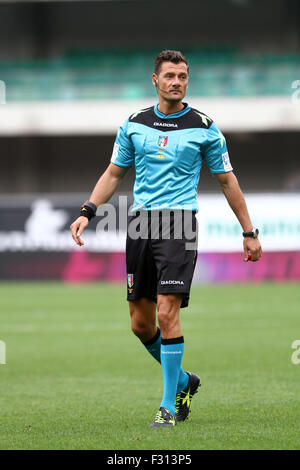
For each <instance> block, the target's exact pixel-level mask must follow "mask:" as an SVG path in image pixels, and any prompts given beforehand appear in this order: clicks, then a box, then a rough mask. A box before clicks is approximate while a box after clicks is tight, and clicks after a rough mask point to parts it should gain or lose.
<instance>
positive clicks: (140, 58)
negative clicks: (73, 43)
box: [0, 48, 300, 102]
mask: <svg viewBox="0 0 300 470" xmlns="http://www.w3.org/2000/svg"><path fill="white" fill-rule="evenodd" d="M157 52H158V51H157V50H146V51H145V50H95V49H86V50H69V51H67V52H66V53H65V54H64V55H62V56H59V57H54V58H50V59H39V60H27V61H16V60H11V61H0V80H3V81H4V82H5V83H6V90H7V102H15V101H40V100H65V101H72V100H83V99H84V100H90V99H92V100H94V99H98V100H103V99H127V100H129V99H138V98H145V97H152V96H153V94H154V90H153V87H152V86H151V81H150V77H151V73H152V71H153V69H152V67H153V65H152V64H153V57H155V55H156V54H157ZM184 53H185V55H186V56H187V57H188V59H189V62H190V65H191V75H190V84H189V94H190V95H192V96H208V97H214V96H216V97H217V96H259V95H290V94H291V84H292V82H293V81H294V80H296V79H297V78H299V77H300V55H299V54H273V55H271V54H264V55H262V54H260V55H258V54H256V55H245V54H242V53H241V52H239V51H238V50H236V49H235V48H226V49H220V48H219V49H218V48H216V49H207V50H203V49H201V50H200V49H199V50H197V49H194V50H191V51H188V50H187V51H184Z"/></svg>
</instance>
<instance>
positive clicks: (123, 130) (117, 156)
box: [110, 119, 134, 167]
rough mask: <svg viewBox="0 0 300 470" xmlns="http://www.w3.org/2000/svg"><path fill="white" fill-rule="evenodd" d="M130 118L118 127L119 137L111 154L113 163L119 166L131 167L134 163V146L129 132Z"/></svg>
mask: <svg viewBox="0 0 300 470" xmlns="http://www.w3.org/2000/svg"><path fill="white" fill-rule="evenodd" d="M127 128H128V119H126V121H125V122H124V124H122V126H121V127H120V128H119V129H118V133H117V137H116V140H115V143H114V148H113V152H112V156H111V160H110V161H111V163H114V164H115V165H118V166H123V167H130V166H133V165H134V147H133V144H132V142H131V139H130V137H129V136H128V134H127Z"/></svg>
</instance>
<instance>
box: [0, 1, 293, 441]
mask: <svg viewBox="0 0 300 470" xmlns="http://www.w3.org/2000/svg"><path fill="white" fill-rule="evenodd" d="M166 48H168V49H169V48H170V49H179V50H181V51H182V52H183V53H184V54H185V55H186V57H187V58H188V60H189V62H190V68H191V73H190V83H189V88H188V95H187V97H186V101H187V102H188V103H189V104H190V105H192V106H193V107H195V108H197V109H199V110H200V111H203V112H204V113H206V114H208V115H209V116H211V117H212V118H213V119H214V121H215V122H216V123H217V125H218V126H219V127H220V128H221V129H222V131H223V132H224V134H225V137H226V140H227V146H228V149H229V153H230V157H231V162H232V165H233V167H234V170H235V173H236V175H237V177H238V179H239V182H240V185H241V188H242V190H243V192H244V194H245V196H246V200H247V203H248V207H249V210H250V214H251V217H252V219H253V223H254V225H255V226H257V227H259V229H260V234H261V235H260V239H261V242H262V246H263V250H264V253H263V257H262V259H261V260H260V261H259V263H243V253H242V239H241V229H240V227H239V225H238V223H237V222H236V220H235V217H234V215H233V214H232V212H231V210H230V209H229V207H228V205H227V202H226V200H225V199H224V196H223V195H222V194H221V192H220V189H219V186H218V183H217V181H216V179H214V178H213V177H212V176H211V175H210V173H209V171H208V170H207V168H205V167H204V168H203V170H202V172H201V178H200V184H199V214H198V217H199V223H200V237H199V254H198V262H197V267H196V271H195V277H194V281H193V290H192V296H191V306H190V308H189V309H186V310H187V311H186V312H185V314H184V315H183V317H182V318H183V323H184V325H183V326H184V331H185V337H186V338H187V341H186V354H185V358H186V361H188V364H189V367H191V368H194V369H192V370H195V371H198V370H199V369H200V373H201V374H204V387H202V389H203V391H201V394H202V399H200V400H199V401H198V402H197V403H196V401H195V406H194V410H193V417H192V418H193V419H191V420H190V421H191V423H190V424H189V426H192V427H190V430H191V431H187V428H181V429H179V430H178V432H177V429H176V430H175V431H174V433H175V434H174V437H173V438H171V437H170V436H169V438H168V439H169V440H168V439H167V438H166V440H165V441H164V442H162V441H161V440H160V439H159V437H158V438H157V437H156V438H155V439H156V440H154V438H150V437H149V435H148V434H147V431H146V430H147V426H148V424H149V423H148V421H149V422H150V421H151V420H152V418H153V416H152V414H153V413H154V412H155V411H156V410H155V403H156V401H157V400H159V397H160V394H161V389H160V388H161V378H160V376H159V370H158V368H157V366H156V365H155V364H152V363H150V362H151V361H149V365H148V362H146V361H147V360H148V358H146V357H145V356H144V355H142V354H139V352H140V351H141V349H140V348H141V346H140V345H139V344H138V343H137V341H136V339H135V338H133V335H130V325H129V321H128V318H127V312H126V310H127V305H126V304H125V303H124V302H125V301H124V296H125V282H126V273H125V255H124V248H125V239H124V232H123V231H122V230H120V232H119V236H113V235H112V234H107V236H104V235H102V236H101V237H99V236H97V234H96V226H97V223H98V221H99V219H97V218H96V219H97V220H95V219H94V220H93V221H92V222H91V223H90V225H89V227H88V229H87V230H86V231H85V233H84V235H83V239H84V241H85V246H84V247H82V248H80V249H78V248H77V247H76V246H75V244H74V243H73V240H72V238H71V235H70V232H69V225H70V223H71V222H72V221H73V220H74V219H75V218H76V217H77V216H78V212H79V207H80V206H81V204H82V203H83V201H85V200H86V199H88V197H89V195H90V192H91V190H92V188H93V186H94V184H95V183H96V181H97V179H98V178H99V176H100V175H101V173H102V172H103V171H104V169H105V168H106V166H107V165H108V163H109V161H110V157H111V152H112V147H113V142H114V138H115V135H116V132H117V129H118V127H119V125H120V124H121V123H122V122H123V121H124V120H125V119H126V117H128V116H129V115H130V114H132V113H133V112H135V111H136V110H138V109H141V108H143V107H146V106H150V105H152V104H154V103H155V102H156V99H157V97H156V93H155V89H154V88H153V86H152V83H151V73H152V67H153V59H154V57H155V56H156V54H157V53H158V52H160V51H161V50H162V49H166ZM0 80H1V82H0V148H1V168H0V280H1V282H0V314H1V324H0V339H1V340H3V341H5V342H6V343H7V349H8V350H7V357H8V359H7V365H6V366H3V367H2V366H1V370H0V372H1V379H2V383H1V386H2V387H3V388H2V392H1V397H0V399H1V400H2V405H1V409H2V410H3V420H2V423H0V448H108V449H109V448H120V449H121V448H129V449H130V448H138V449H139V448H148V449H149V448H157V449H159V448H167V449H170V448H173V449H176V448H177V449H184V448H191V449H199V448H287V447H290V448H297V447H299V439H297V434H298V432H299V429H298V427H299V419H298V418H297V416H299V380H297V376H296V368H295V366H294V365H291V361H290V355H291V353H292V349H291V343H292V341H293V340H295V339H296V337H297V331H299V330H298V327H299V292H298V282H299V280H300V210H299V209H300V158H299V148H300V132H299V130H300V93H299V91H300V3H299V1H298V0H273V1H269V0H215V1H213V2H204V1H203V2H202V1H191V0H185V1H184V2H177V1H169V0H166V1H163V2H162V1H156V0H153V1H151V2H148V1H126V0H123V1H118V0H116V1H91V2H89V1H71V0H70V1H65V2H59V1H35V2H24V1H0ZM133 181H134V170H131V171H130V172H129V173H128V174H127V176H126V178H125V179H124V180H122V182H121V185H120V187H119V190H118V192H117V193H116V195H115V196H114V197H113V198H112V200H111V202H112V204H114V205H115V207H116V209H117V211H118V210H119V209H120V208H119V205H118V204H119V196H120V195H121V196H124V199H122V204H124V205H127V206H129V205H130V204H131V202H132V196H131V192H132V186H133ZM125 196H126V197H127V199H125ZM14 281H18V282H17V283H16V282H14ZM24 281H26V282H24ZM28 281H29V282H28ZM38 281H43V282H42V283H41V282H38ZM45 281H51V283H48V282H45ZM52 281H57V282H52ZM61 281H64V282H63V283H62V282H61ZM102 281H104V282H106V283H110V285H108V284H103V285H102ZM267 281H268V282H267ZM270 281H272V282H270ZM92 282H94V284H92ZM95 282H96V285H95ZM78 283H81V284H82V283H84V286H82V285H81V288H80V289H79V288H78V287H77V286H78V285H79V284H78ZM257 283H259V286H258V284H257ZM223 284H226V287H225V286H223ZM228 284H231V285H230V286H229V285H228ZM249 284H253V285H249ZM193 292H194V294H193ZM199 313H200V315H199ZM124 332H126V334H124ZM224 333H225V334H224ZM112 344H115V345H116V346H117V347H116V350H115V351H114V352H112ZM107 351H109V354H108V353H107ZM120 351H122V361H120ZM220 351H222V353H220ZM133 360H134V362H133ZM0 362H1V358H0ZM133 364H134V366H133ZM146 364H147V367H146ZM287 364H289V365H287ZM200 365H201V367H200ZM151 367H152V369H151ZM149 371H150V372H149ZM297 372H298V370H297ZM149 373H152V380H153V384H154V386H153V387H154V392H153V393H154V394H156V398H155V400H156V401H155V400H154V399H153V396H152V395H151V393H152V392H150V387H149V376H148V375H149ZM201 377H202V375H201ZM108 383H109V393H110V397H109V399H110V401H109V407H106V408H105V410H103V409H102V407H99V393H100V391H102V392H103V390H107V384H108ZM120 383H121V384H122V385H123V386H124V387H123V388H124V389H125V390H126V391H124V394H123V395H122V399H124V403H121V405H120V396H119V387H120ZM205 386H206V387H207V388H205ZM206 390H207V391H208V395H207V396H206V395H205V394H206ZM199 395H200V394H199ZM132 396H134V403H133V402H132V399H131V398H132ZM82 397H84V400H83V399H82ZM24 404H25V405H26V406H25V407H26V411H25V412H24ZM135 406H138V407H139V409H141V408H142V409H143V410H144V411H145V415H141V416H140V417H139V419H137V418H136V419H135V421H134V420H133V418H132V417H133V416H135ZM153 407H154V408H153ZM197 407H198V410H197ZM216 413H217V414H216ZM82 417H84V419H82ZM120 418H121V419H120ZM130 420H132V421H130ZM197 420H198V421H197ZM297 420H298V421H297ZM116 423H117V426H118V428H116ZM130 423H131V424H132V426H131V424H130ZM203 423H204V424H205V427H203V426H202V424H203ZM101 424H103V426H101ZM1 426H3V433H2V434H1ZM130 426H131V427H130ZM193 426H194V427H193ZM230 426H231V427H230ZM116 429H118V431H117V432H116ZM176 433H177V434H176ZM99 436H100V437H99ZM99 439H100V440H99ZM162 446H165V447H162ZM189 446H190V447H189Z"/></svg>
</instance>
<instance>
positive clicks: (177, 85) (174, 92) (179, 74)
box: [152, 62, 189, 101]
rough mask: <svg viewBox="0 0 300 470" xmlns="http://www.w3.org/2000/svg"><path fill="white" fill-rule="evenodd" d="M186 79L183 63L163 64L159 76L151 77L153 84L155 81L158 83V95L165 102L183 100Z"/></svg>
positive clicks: (185, 69) (186, 71) (185, 67)
mask: <svg viewBox="0 0 300 470" xmlns="http://www.w3.org/2000/svg"><path fill="white" fill-rule="evenodd" d="M188 78H189V77H188V70H187V65H186V64H185V63H184V62H179V64H173V62H163V63H162V64H161V68H160V71H159V74H158V75H156V74H155V73H154V74H153V75H152V80H153V83H154V84H155V80H157V82H158V86H157V91H158V95H159V96H162V97H163V98H164V99H165V100H167V101H181V100H182V99H183V98H184V96H185V93H186V89H187V85H188Z"/></svg>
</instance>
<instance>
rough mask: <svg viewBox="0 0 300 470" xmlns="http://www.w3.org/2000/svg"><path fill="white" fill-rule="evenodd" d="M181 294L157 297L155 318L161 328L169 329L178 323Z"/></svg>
mask: <svg viewBox="0 0 300 470" xmlns="http://www.w3.org/2000/svg"><path fill="white" fill-rule="evenodd" d="M181 301H182V295H181V294H172V295H169V294H166V295H159V296H158V299H157V310H158V314H157V318H158V322H159V325H160V327H161V328H166V327H170V326H172V325H173V324H176V323H177V322H178V321H179V310H180V305H181Z"/></svg>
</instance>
